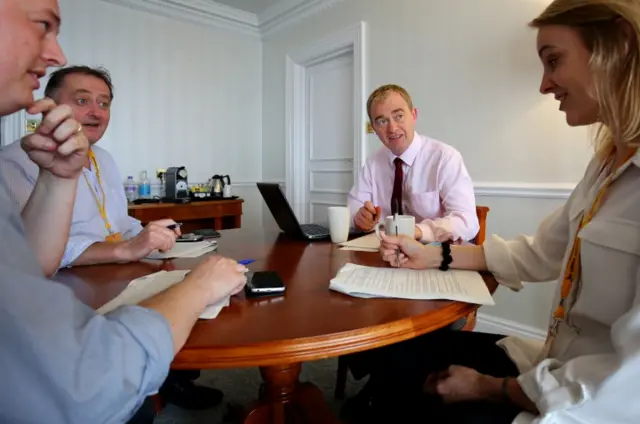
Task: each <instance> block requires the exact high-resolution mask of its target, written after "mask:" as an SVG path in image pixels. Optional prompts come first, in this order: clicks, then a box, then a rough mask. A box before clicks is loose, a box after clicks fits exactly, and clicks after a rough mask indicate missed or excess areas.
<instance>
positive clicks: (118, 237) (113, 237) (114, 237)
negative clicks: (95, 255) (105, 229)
mask: <svg viewBox="0 0 640 424" xmlns="http://www.w3.org/2000/svg"><path fill="white" fill-rule="evenodd" d="M104 241H106V242H108V243H117V242H119V241H122V234H120V233H113V234H109V235H108V236H107V237H105V239H104Z"/></svg>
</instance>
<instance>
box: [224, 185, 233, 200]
mask: <svg viewBox="0 0 640 424" xmlns="http://www.w3.org/2000/svg"><path fill="white" fill-rule="evenodd" d="M222 197H225V198H226V197H231V184H227V185H226V186H224V187H222Z"/></svg>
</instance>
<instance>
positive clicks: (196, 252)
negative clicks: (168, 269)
mask: <svg viewBox="0 0 640 424" xmlns="http://www.w3.org/2000/svg"><path fill="white" fill-rule="evenodd" d="M217 247H218V241H217V240H205V241H196V242H189V243H185V242H178V243H176V244H175V245H174V246H173V249H171V250H169V251H168V252H160V251H158V250H154V251H153V252H151V253H150V254H149V255H147V257H146V258H145V259H172V258H197V257H199V256H202V255H204V254H205V253H209V252H213V251H214V250H216V248H217Z"/></svg>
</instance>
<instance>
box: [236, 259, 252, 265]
mask: <svg viewBox="0 0 640 424" xmlns="http://www.w3.org/2000/svg"><path fill="white" fill-rule="evenodd" d="M253 262H255V259H243V260H241V261H238V263H239V264H240V265H249V264H250V263H253Z"/></svg>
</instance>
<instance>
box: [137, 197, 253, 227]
mask: <svg viewBox="0 0 640 424" xmlns="http://www.w3.org/2000/svg"><path fill="white" fill-rule="evenodd" d="M243 202H244V200H242V199H234V200H213V201H199V202H192V203H185V204H181V203H147V204H142V205H129V215H130V216H132V217H134V218H136V219H139V220H140V221H142V225H146V224H147V223H149V222H150V221H156V220H158V219H164V218H171V219H173V220H174V221H176V222H182V227H181V230H182V232H183V233H189V232H191V231H194V230H199V229H204V228H211V229H214V230H226V229H231V228H240V226H241V224H242V203H243Z"/></svg>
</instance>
